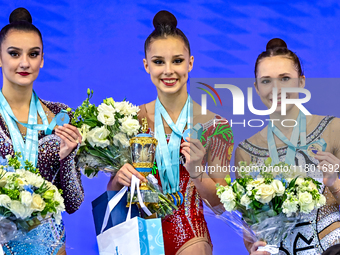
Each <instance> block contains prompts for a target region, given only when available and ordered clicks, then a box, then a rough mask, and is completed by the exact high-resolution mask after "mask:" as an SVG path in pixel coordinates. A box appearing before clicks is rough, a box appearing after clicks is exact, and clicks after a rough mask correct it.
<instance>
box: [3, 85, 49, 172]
mask: <svg viewBox="0 0 340 255" xmlns="http://www.w3.org/2000/svg"><path fill="white" fill-rule="evenodd" d="M0 114H1V115H2V116H3V118H4V120H5V122H6V124H7V126H8V129H9V133H10V136H11V139H12V144H13V149H14V151H15V152H21V154H22V157H21V158H19V161H20V163H21V165H22V166H25V161H26V160H28V161H30V162H32V164H34V166H36V165H37V160H38V131H39V130H44V132H45V134H46V135H50V134H51V133H52V130H53V128H54V127H55V125H56V121H55V120H54V121H52V122H51V124H50V125H49V124H48V119H47V116H46V114H45V111H44V109H43V108H42V105H41V103H40V101H39V98H38V96H37V95H36V93H35V92H34V91H33V93H32V97H31V102H30V109H29V115H28V121H27V123H22V122H19V121H18V120H17V118H16V117H15V116H14V114H13V111H12V109H11V107H10V106H9V104H8V102H7V100H6V98H5V97H4V95H3V94H2V91H0ZM38 114H39V116H40V118H41V120H42V122H43V124H37V123H38ZM17 123H20V124H21V125H23V126H24V127H26V128H27V133H26V142H24V140H23V138H22V136H21V134H20V130H19V128H18V125H17Z"/></svg>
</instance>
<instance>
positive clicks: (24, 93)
mask: <svg viewBox="0 0 340 255" xmlns="http://www.w3.org/2000/svg"><path fill="white" fill-rule="evenodd" d="M32 92H33V90H32V86H18V85H14V86H13V85H8V84H5V83H4V84H3V87H2V94H3V95H4V97H5V98H6V100H7V102H8V104H9V106H10V107H11V108H12V110H17V109H22V108H23V107H25V108H26V107H28V108H29V107H30V102H31V97H32Z"/></svg>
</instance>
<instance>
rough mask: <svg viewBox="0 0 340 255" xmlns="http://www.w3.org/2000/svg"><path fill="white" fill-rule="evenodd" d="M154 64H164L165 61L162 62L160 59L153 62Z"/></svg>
mask: <svg viewBox="0 0 340 255" xmlns="http://www.w3.org/2000/svg"><path fill="white" fill-rule="evenodd" d="M153 62H154V63H155V64H156V65H161V64H164V61H163V60H160V59H156V60H153Z"/></svg>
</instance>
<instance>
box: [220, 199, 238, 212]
mask: <svg viewBox="0 0 340 255" xmlns="http://www.w3.org/2000/svg"><path fill="white" fill-rule="evenodd" d="M235 205H236V203H235V201H230V202H228V203H223V206H224V208H225V209H226V210H227V211H228V212H232V211H233V210H234V209H235Z"/></svg>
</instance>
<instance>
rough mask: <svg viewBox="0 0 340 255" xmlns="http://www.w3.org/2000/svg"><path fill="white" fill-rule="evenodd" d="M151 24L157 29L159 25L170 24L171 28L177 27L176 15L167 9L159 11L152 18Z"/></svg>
mask: <svg viewBox="0 0 340 255" xmlns="http://www.w3.org/2000/svg"><path fill="white" fill-rule="evenodd" d="M152 23H153V26H154V27H155V29H157V28H158V27H160V26H166V25H168V26H170V27H171V28H172V29H176V27H177V19H176V17H175V16H174V15H173V14H172V13H170V12H168V11H159V12H157V14H156V15H155V17H154V18H153V22H152Z"/></svg>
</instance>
